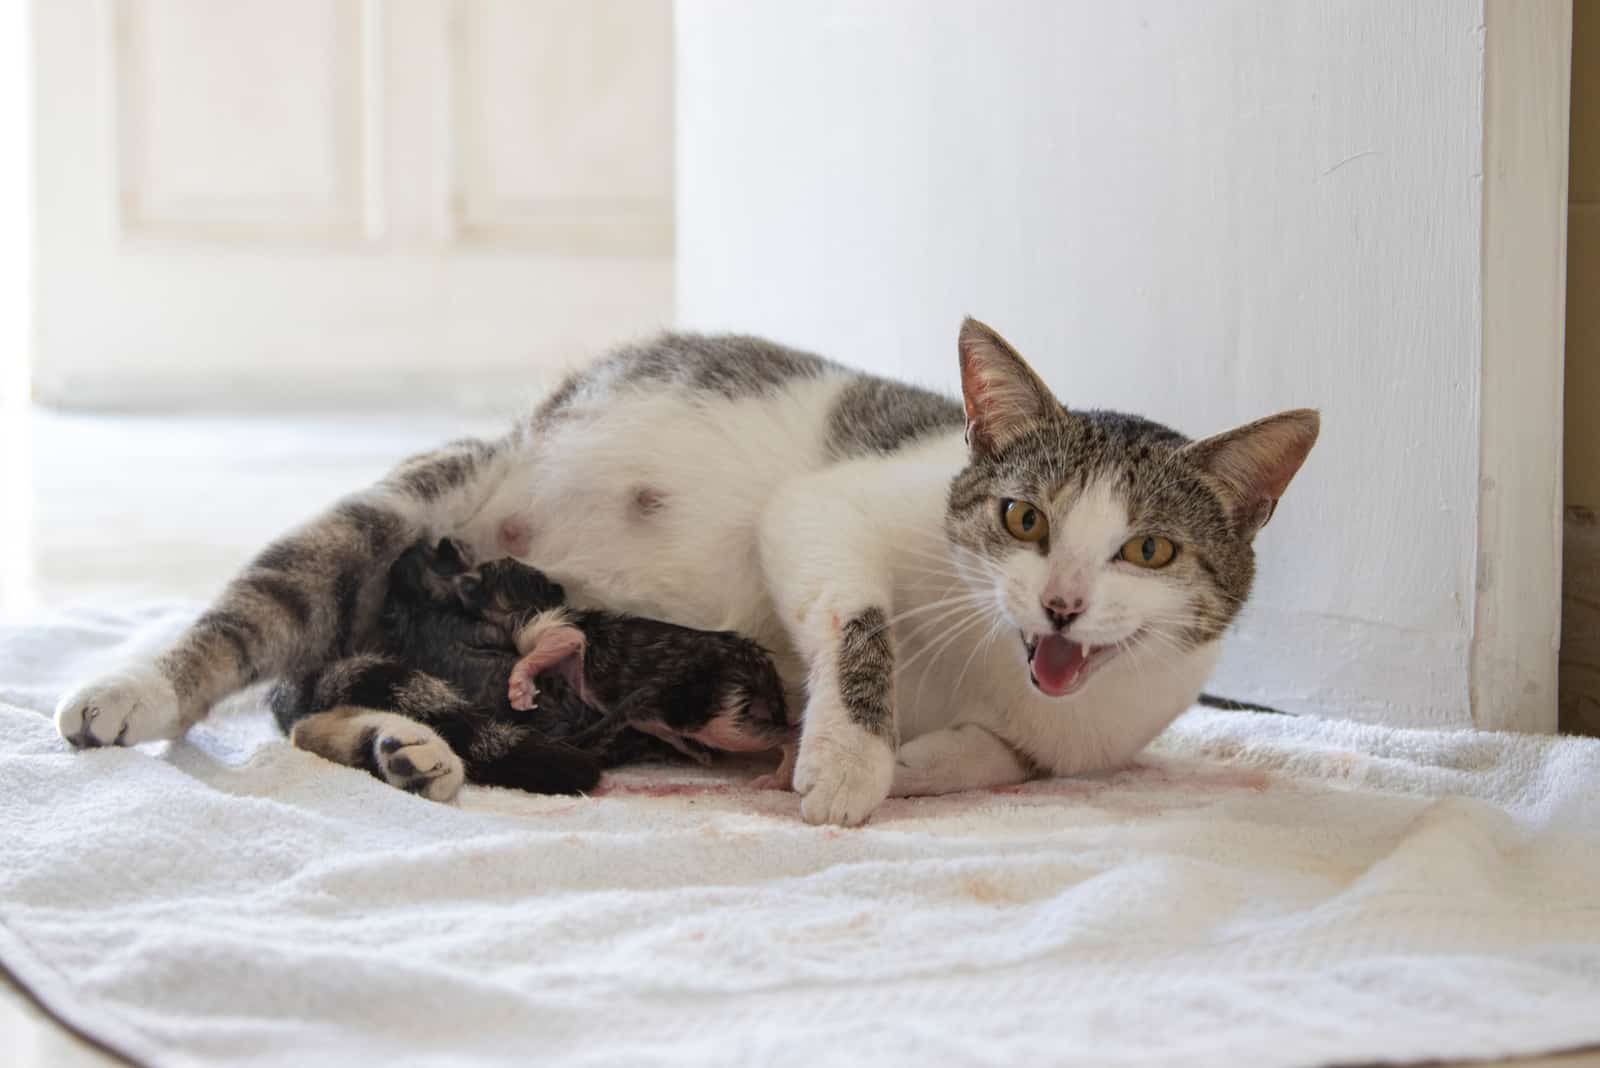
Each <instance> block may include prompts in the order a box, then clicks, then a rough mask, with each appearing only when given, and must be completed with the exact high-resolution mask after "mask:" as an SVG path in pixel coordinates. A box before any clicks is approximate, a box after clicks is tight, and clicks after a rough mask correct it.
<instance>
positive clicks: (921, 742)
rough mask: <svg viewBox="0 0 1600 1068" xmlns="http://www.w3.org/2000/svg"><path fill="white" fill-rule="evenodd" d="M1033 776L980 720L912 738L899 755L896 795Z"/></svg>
mask: <svg viewBox="0 0 1600 1068" xmlns="http://www.w3.org/2000/svg"><path fill="white" fill-rule="evenodd" d="M1032 777H1033V769H1031V768H1030V767H1029V766H1028V764H1027V762H1026V761H1025V760H1023V759H1022V757H1021V756H1020V755H1019V754H1018V753H1017V751H1016V750H1015V749H1013V748H1011V746H1009V745H1007V744H1006V743H1005V742H1004V741H1003V740H1001V739H1000V738H998V737H996V736H995V735H994V734H992V733H990V732H989V731H987V730H985V729H984V728H983V727H980V726H978V724H976V723H963V724H960V725H958V726H955V727H946V728H945V729H944V730H938V731H932V732H930V733H928V734H924V735H921V736H920V737H917V738H913V739H912V740H911V741H909V742H907V743H906V744H905V745H902V746H901V747H900V752H899V754H898V755H897V756H896V758H895V765H894V785H893V786H892V787H891V788H890V789H889V795H890V796H891V797H918V796H924V795H928V794H953V793H956V792H958V791H961V790H983V789H987V788H988V787H991V786H1011V785H1014V784H1016V783H1019V782H1026V781H1027V780H1028V779H1030V778H1032Z"/></svg>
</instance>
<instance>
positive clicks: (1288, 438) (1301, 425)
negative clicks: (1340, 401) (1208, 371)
mask: <svg viewBox="0 0 1600 1068" xmlns="http://www.w3.org/2000/svg"><path fill="white" fill-rule="evenodd" d="M1321 429H1322V417H1321V416H1319V415H1318V414H1317V413H1316V412H1314V411H1312V410H1311V409H1310V408H1299V409H1296V410H1294V411H1291V412H1280V413H1278V414H1277V415H1269V416H1268V417H1267V418H1265V419H1258V420H1256V421H1255V422H1254V423H1248V424H1246V425H1244V426H1242V427H1239V428H1238V429H1236V430H1229V431H1227V432H1226V433H1223V434H1218V435H1216V436H1215V437H1209V438H1206V439H1204V440H1202V441H1196V442H1194V443H1193V444H1191V445H1187V446H1185V447H1184V450H1183V451H1184V454H1185V455H1187V456H1188V458H1189V461H1190V462H1191V463H1193V464H1194V465H1195V466H1196V467H1198V468H1200V469H1201V470H1202V471H1204V472H1206V473H1207V474H1209V475H1211V476H1212V477H1213V478H1214V479H1215V480H1216V483H1217V486H1218V488H1219V489H1220V490H1221V491H1222V496H1223V503H1224V504H1226V505H1227V507H1228V513H1229V515H1230V516H1231V517H1232V519H1233V522H1234V525H1235V527H1236V528H1237V529H1238V531H1239V533H1240V534H1242V535H1244V536H1245V537H1246V538H1249V537H1252V536H1254V535H1255V532H1256V531H1258V530H1260V529H1261V528H1262V527H1264V526H1266V525H1267V520H1269V519H1271V518H1272V513H1273V511H1274V510H1275V509H1276V508H1277V507H1278V498H1279V497H1282V496H1283V493H1284V491H1285V490H1287V489H1288V488H1289V480H1290V479H1292V478H1294V476H1295V472H1297V471H1299V470H1300V465H1301V464H1303V463H1305V460H1306V456H1307V455H1308V454H1309V453H1310V452H1311V446H1313V445H1315V444H1316V443H1317V433H1318V432H1319V431H1320V430H1321Z"/></svg>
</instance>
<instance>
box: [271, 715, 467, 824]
mask: <svg viewBox="0 0 1600 1068" xmlns="http://www.w3.org/2000/svg"><path fill="white" fill-rule="evenodd" d="M289 740H290V741H291V742H293V743H294V745H295V747H296V748H298V749H304V750H306V751H307V752H311V753H315V754H317V755H318V756H320V757H323V758H324V759H327V760H332V761H334V762H336V763H339V764H344V765H346V766H347V767H352V768H361V769H362V770H364V771H367V772H370V773H371V774H373V775H375V776H377V777H378V778H380V779H382V780H383V781H385V782H387V783H388V784H389V785H390V786H394V787H398V788H399V789H401V790H405V791H407V792H408V793H413V794H421V795H422V796H423V797H426V798H428V799H429V800H430V801H449V800H451V799H452V798H454V797H455V796H456V794H457V792H459V791H460V789H461V784H462V783H463V782H465V781H466V777H467V772H466V765H465V764H463V763H462V760H461V758H460V757H459V756H457V755H456V753H455V750H453V749H451V748H450V746H449V744H448V743H446V742H445V740H444V739H443V738H441V737H439V734H438V732H437V731H435V730H434V729H433V728H432V727H429V726H428V725H427V724H425V723H419V722H417V721H416V720H414V719H411V718H410V717H408V716H402V715H400V714H399V713H398V712H383V711H379V710H377V709H371V708H361V707H359V706H356V705H341V706H340V707H338V708H332V709H329V710H328V711H326V712H315V713H312V714H311V715H309V716H306V717H304V718H302V719H300V720H297V721H296V722H295V724H294V726H293V727H292V728H291V729H290V731H289Z"/></svg>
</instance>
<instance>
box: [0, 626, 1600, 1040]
mask: <svg viewBox="0 0 1600 1068" xmlns="http://www.w3.org/2000/svg"><path fill="white" fill-rule="evenodd" d="M185 615H186V612H184V611H181V610H180V611H173V612H165V613H161V612H157V613H145V614H143V615H141V616H139V617H138V620H137V621H138V622H141V623H142V624H143V631H142V633H141V638H140V640H154V639H155V638H157V637H159V636H160V635H161V634H162V633H166V632H170V630H171V628H173V627H175V626H177V625H179V624H180V623H181V622H182V620H183V618H184V617H185ZM127 632H128V627H127V621H126V620H121V621H119V620H118V619H116V618H113V617H107V618H106V619H103V620H101V621H100V622H99V623H97V624H89V625H82V624H80V623H71V622H69V623H59V624H57V625H55V626H52V627H46V628H35V629H30V630H26V631H22V630H16V629H13V630H11V631H10V632H8V633H7V634H5V635H3V636H0V686H3V687H4V688H3V689H0V695H3V696H4V697H5V699H6V700H9V701H11V702H13V703H16V704H23V705H28V706H31V708H32V709H37V710H43V709H46V708H48V707H49V705H50V703H51V699H53V697H54V693H55V691H56V690H57V689H59V688H60V686H61V684H63V683H64V682H65V681H66V680H67V679H68V678H70V677H72V676H73V675H75V674H77V673H78V672H79V671H81V670H82V669H83V667H84V666H85V661H86V660H88V661H92V660H94V659H95V658H97V657H104V656H105V655H108V654H110V653H115V652H120V651H126V648H119V647H118V646H117V642H118V641H119V640H120V639H121V638H122V637H124V636H125V635H126V634H127ZM797 809H798V806H797V803H796V799H795V798H794V796H793V795H789V794H781V793H759V792H754V791H750V790H747V789H744V788H743V787H742V786H741V785H740V784H739V782H738V781H737V780H736V779H733V780H730V779H729V778H727V777H726V776H718V775H715V774H708V773H704V772H700V771H698V770H689V769H679V768H672V769H635V770H631V771H628V772H627V773H625V774H620V775H617V776H615V777H614V779H613V780H612V785H611V786H610V787H609V788H608V789H606V790H604V791H603V793H602V794H601V795H600V796H596V797H591V798H545V797H534V796H529V795H523V794H518V793H514V792H509V791H502V790H487V789H475V788H474V789H469V790H467V791H466V792H465V794H464V796H463V798H462V800H461V802H460V803H459V804H456V805H437V804H433V803H430V802H427V801H423V800H420V799H418V798H415V797H411V796H408V795H406V794H403V793H400V792H399V791H397V790H393V789H391V788H389V787H387V786H384V785H383V784H381V783H379V782H377V781H376V780H374V779H371V778H369V777H368V776H366V775H364V774H361V773H359V772H356V771H352V770H349V769H345V768H339V767H335V766H333V765H330V764H326V763H324V762H322V761H319V760H318V759H316V758H314V757H311V756H308V755H306V754H304V753H300V752H297V751H295V750H293V749H291V748H289V747H288V746H287V745H285V744H284V743H283V742H282V741H281V740H280V739H278V738H277V737H276V736H275V734H274V731H273V728H272V727H271V725H270V722H269V721H268V718H267V717H266V715H265V714H264V713H263V712H261V711H260V710H259V709H258V708H257V707H255V706H254V704H253V703H252V702H249V701H245V702H242V703H240V704H237V705H236V706H235V707H234V708H233V709H232V710H230V711H229V712H226V713H224V714H222V715H220V716H217V717H213V719H212V720H210V721H208V722H207V723H206V724H204V725H202V726H201V727H200V728H198V729H197V730H196V731H195V732H194V733H193V734H192V736H191V737H190V739H189V740H187V741H185V742H180V743H175V744H170V745H158V746H147V747H143V748H139V749H132V750H116V749H103V750H97V751H91V752H84V753H72V752H68V751H67V748H66V746H65V745H64V743H62V742H61V741H60V740H59V739H57V738H56V736H55V733H54V730H53V729H52V727H51V725H50V722H49V720H48V718H47V717H46V716H44V715H42V714H40V711H33V710H28V709H25V708H18V707H0V813H3V820H4V831H3V834H0V960H3V961H4V963H5V965H6V966H7V967H8V968H9V969H10V970H11V971H12V972H13V973H14V974H15V975H16V976H17V977H18V979H19V980H20V981H21V982H22V983H23V984H24V985H25V986H27V987H28V988H30V989H31V990H33V991H34V992H35V993H36V994H37V996H39V997H40V998H41V999H42V1000H43V1001H45V1002H46V1003H47V1004H48V1006H49V1007H50V1008H51V1010H52V1011H53V1012H55V1013H56V1014H58V1015H59V1016H61V1017H62V1018H64V1019H66V1020H68V1021H70V1022H71V1023H72V1024H73V1025H74V1026H75V1027H78V1028H81V1029H82V1030H84V1031H87V1032H88V1033H90V1034H92V1035H94V1036H95V1037H97V1038H98V1039H100V1040H102V1041H103V1042H105V1043H107V1044H109V1045H111V1046H113V1047H115V1048H117V1049H119V1050H121V1051H123V1052H125V1053H127V1054H129V1055H131V1056H132V1057H134V1058H136V1059H137V1060H140V1061H142V1062H145V1063H147V1064H151V1065H163V1066H165V1065H173V1066H180V1065H202V1064H203V1065H221V1066H244V1065H269V1064H270V1065H279V1064H283V1065H307V1064H322V1063H327V1064H339V1065H364V1064H380V1063H395V1064H405V1065H524V1064H540V1065H546V1064H579V1065H655V1064H662V1065H666V1064H672V1065H678V1064H682V1065H696V1066H699V1065H719V1064H729V1065H734V1064H737V1065H741V1066H749V1065H764V1064H775V1065H787V1064H795V1065H809V1066H815V1065H842V1064H857V1063H859V1064H870V1065H874V1066H892V1065H902V1064H903V1065H915V1066H918V1068H923V1066H927V1065H934V1064H937V1065H964V1064H973V1065H978V1064H991V1065H992V1064H1031V1065H1048V1064H1064V1065H1065V1064H1082V1065H1097V1066H1101V1065H1123V1064H1128V1065H1134V1064H1137V1065H1151V1064H1174V1065H1185V1066H1195V1065H1218V1066H1235V1065H1246V1064H1248V1065H1265V1066H1295V1065H1321V1064H1334V1063H1352V1062H1370V1061H1382V1062H1405V1061H1418V1060H1425V1059H1433V1058H1466V1057H1490V1056H1508V1055H1514V1054H1529V1053H1535V1052H1541V1051H1548V1050H1553V1049H1561V1048H1570V1047H1574V1046H1579V1045H1584V1044H1589V1043H1595V1042H1600V742H1596V741H1585V740H1575V739H1564V740H1557V739H1547V738H1533V737H1517V736H1507V735H1486V734H1475V733H1470V732H1462V733H1445V734H1430V733H1422V732H1415V731H1398V730H1387V729H1383V728H1377V727H1371V726H1358V725H1354V724H1349V723H1336V722H1325V721H1313V720H1308V719H1292V718H1287V717H1277V716H1266V715H1254V714H1243V713H1241V714H1232V713H1213V712H1199V711H1197V712H1194V713H1191V714H1189V715H1188V716H1186V717H1184V718H1183V719H1182V720H1180V722H1179V723H1178V724H1177V725H1176V726H1175V727H1174V728H1173V729H1172V730H1171V731H1169V732H1168V733H1167V735H1166V736H1165V737H1164V738H1163V739H1162V740H1161V741H1160V742H1158V743H1157V745H1156V746H1155V747H1153V748H1152V750H1151V751H1150V752H1149V753H1148V754H1146V755H1145V756H1144V757H1143V758H1141V760H1140V761H1139V763H1138V764H1137V765H1136V766H1134V767H1132V768H1130V769H1128V770H1124V771H1121V772H1117V773H1114V774H1108V775H1103V776H1099V777H1092V778H1088V779H1080V780H1063V781H1052V782H1042V783H1036V784H1031V785H1028V786H1025V787H1022V788H1019V789H1013V790H1005V791H995V792H986V793H974V794H966V795H960V796H955V797H948V798H939V799H930V800H921V801H891V802H889V803H887V804H886V805H884V806H883V808H882V809H881V810H880V811H879V813H878V814H877V816H876V817H875V818H874V819H873V821H872V823H871V824H870V825H869V826H868V827H866V828H864V829H861V830H838V829H829V828H810V827H806V826H804V825H803V824H802V823H800V822H799V820H798V817H797Z"/></svg>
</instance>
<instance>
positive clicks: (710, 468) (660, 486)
mask: <svg viewBox="0 0 1600 1068" xmlns="http://www.w3.org/2000/svg"><path fill="white" fill-rule="evenodd" d="M846 382H847V379H844V378H842V377H829V378H824V379H819V380H817V381H814V382H805V383H798V384H793V385H791V386H790V387H788V388H787V389H785V390H784V391H783V392H782V393H779V394H776V395H774V396H771V397H752V398H743V399H739V400H728V399H725V398H721V397H716V398H700V399H697V400H695V401H694V402H693V403H686V401H685V399H684V397H683V395H682V394H680V393H675V392H659V391H658V392H653V393H640V394H636V395H632V396H628V395H623V396H620V397H617V396H613V397H611V398H610V399H609V400H608V401H607V403H606V404H605V406H604V407H603V408H597V409H593V410H589V411H578V412H574V413H573V414H572V415H570V416H567V417H564V418H562V419H560V420H558V421H556V422H554V423H553V424H552V425H550V426H549V427H548V429H547V430H546V431H544V432H543V434H542V435H541V437H540V440H539V441H538V442H537V443H536V444H535V445H534V447H533V452H532V454H531V455H530V457H529V461H528V468H527V471H528V474H527V481H526V483H525V484H522V485H518V486H513V487H507V489H505V490H503V491H502V492H501V493H499V494H497V495H496V498H497V499H496V500H494V501H492V502H491V504H490V505H489V507H488V508H486V509H485V520H486V521H487V522H498V521H499V520H500V519H502V518H504V517H506V516H509V515H517V516H520V517H521V518H522V519H523V520H524V521H525V522H526V523H527V526H528V547H527V550H526V552H525V553H523V554H521V555H522V556H523V558H524V559H526V560H527V561H528V562H529V563H530V564H533V565H535V566H537V567H540V568H542V569H543V570H545V571H546V572H548V573H549V574H550V575H551V576H552V577H554V578H556V579H557V580H558V581H560V582H562V583H563V584H564V585H565V586H566V587H567V592H568V597H569V599H570V600H571V601H572V602H573V603H574V604H578V605H590V606H603V607H605V608H608V609H612V610H615V611H622V612H632V613H635V614H640V615H649V616H652V617H654V618H657V619H665V620H668V621H670V622H674V623H679V624H682V625H684V626H691V627H699V628H702V629H707V630H736V631H739V632H741V633H743V634H746V635H748V636H750V637H753V638H755V639H756V640H757V641H759V642H761V643H762V644H763V645H766V646H767V647H768V648H770V649H773V650H774V651H776V652H779V653H780V654H786V653H787V647H788V639H787V636H786V635H785V634H784V633H783V631H782V628H781V626H780V625H779V624H778V622H777V620H776V618H775V617H774V615H773V612H772V608H771V603H770V600H769V598H768V597H767V594H766V590H765V587H764V584H763V582H762V578H761V564H760V559H759V555H758V551H757V544H758V543H757V534H756V532H757V526H758V523H759V520H760V516H761V512H762V509H763V508H764V507H765V505H766V503H767V501H768V500H769V499H770V497H771V495H772V493H773V491H774V490H775V489H776V488H777V487H778V486H781V485H782V484H783V483H784V482H785V481H787V480H788V479H790V478H793V477H794V476H795V475H798V474H802V473H805V472H807V471H811V470H815V469H816V468H818V467H820V466H822V465H823V464H824V463H826V460H827V457H826V451H825V449H826V442H825V439H824V435H825V433H826V427H827V412H828V411H829V409H830V407H831V404H832V400H833V398H834V397H835V396H836V395H837V394H838V392H839V390H840V389H841V388H843V386H844V385H845V384H846ZM641 490H648V491H649V492H650V493H652V494H654V495H655V496H656V498H657V499H658V501H659V504H658V506H657V507H656V508H655V509H654V510H653V511H649V512H646V511H644V510H642V509H641V507H640V505H639V494H640V491H641ZM517 494H520V495H521V497H520V499H516V495H517ZM780 666H782V665H781V664H780ZM785 674H786V675H788V674H789V673H788V672H785Z"/></svg>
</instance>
